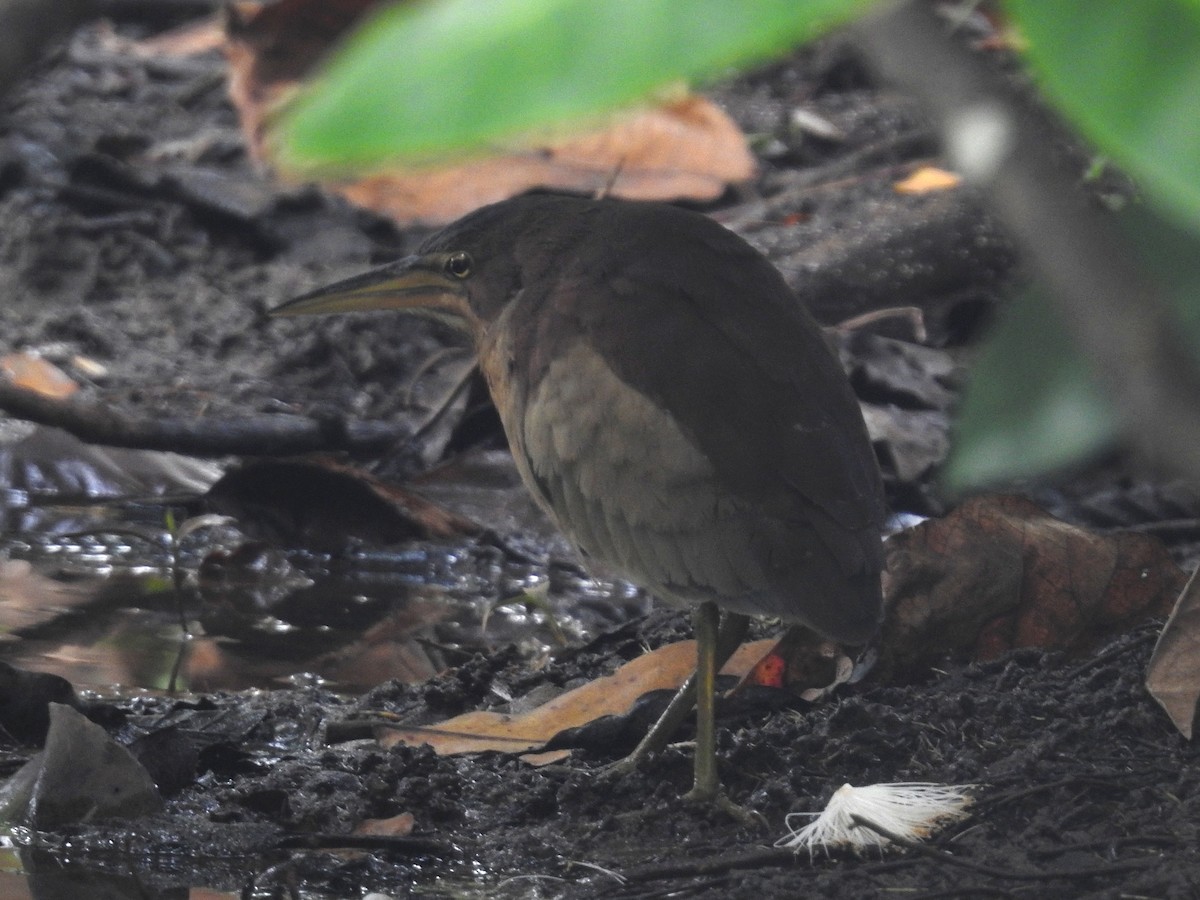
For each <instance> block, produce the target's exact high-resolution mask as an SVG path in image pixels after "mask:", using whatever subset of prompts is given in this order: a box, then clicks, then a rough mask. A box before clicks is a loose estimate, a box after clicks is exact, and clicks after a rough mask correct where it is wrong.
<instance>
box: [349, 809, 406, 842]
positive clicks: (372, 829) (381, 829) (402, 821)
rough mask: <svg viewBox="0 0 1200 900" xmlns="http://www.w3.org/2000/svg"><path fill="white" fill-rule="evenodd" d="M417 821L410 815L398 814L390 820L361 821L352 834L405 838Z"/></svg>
mask: <svg viewBox="0 0 1200 900" xmlns="http://www.w3.org/2000/svg"><path fill="white" fill-rule="evenodd" d="M416 822H417V820H416V819H415V818H414V817H413V814H412V813H407V812H406V813H400V815H398V816H392V817H391V818H390V819H363V820H362V821H361V822H359V823H358V827H357V828H355V829H354V834H377V835H385V836H388V837H405V836H406V835H410V834H412V831H413V827H414V826H415V825H416Z"/></svg>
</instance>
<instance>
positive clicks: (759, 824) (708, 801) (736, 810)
mask: <svg viewBox="0 0 1200 900" xmlns="http://www.w3.org/2000/svg"><path fill="white" fill-rule="evenodd" d="M683 799H684V801H685V802H687V803H693V804H696V805H697V806H705V805H708V806H712V807H713V808H715V809H718V810H720V811H721V812H723V813H725V814H726V815H727V816H729V817H730V818H731V819H733V820H734V821H735V822H737V823H738V824H739V825H742V826H744V827H746V828H750V829H753V830H755V831H766V830H768V829H769V828H770V824H769V823H768V822H767V819H766V817H765V816H764V815H763V814H762V813H760V812H759V811H758V810H757V809H750V808H748V807H745V806H739V805H738V804H736V803H734V802H733V801H732V800H730V799H729V795H728V794H726V793H725V792H724V791H723V790H719V789H718V790H717V791H715V792H711V791H708V790H702V789H701V788H699V787H694V788H692V789H691V790H690V791H688V792H687V793H686V794H684V795H683Z"/></svg>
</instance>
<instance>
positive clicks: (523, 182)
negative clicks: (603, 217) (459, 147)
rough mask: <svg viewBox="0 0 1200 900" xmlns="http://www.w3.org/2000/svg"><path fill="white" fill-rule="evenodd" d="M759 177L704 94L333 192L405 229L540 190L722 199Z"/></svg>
mask: <svg viewBox="0 0 1200 900" xmlns="http://www.w3.org/2000/svg"><path fill="white" fill-rule="evenodd" d="M753 174H754V160H753V157H752V156H751V155H750V153H749V150H748V149H747V148H746V143H745V139H744V138H743V136H742V134H741V131H739V130H738V128H737V126H736V125H735V124H734V123H733V121H732V120H731V119H729V117H728V116H726V115H725V113H724V112H722V111H721V110H720V109H719V108H718V107H717V106H715V105H714V104H712V103H710V102H709V101H708V100H706V99H704V98H703V97H698V96H695V95H688V96H685V97H683V98H681V99H679V100H676V101H674V102H671V103H668V104H665V105H663V106H660V107H655V108H652V109H642V110H635V111H632V112H626V113H622V114H620V115H618V116H616V117H614V118H613V119H612V121H611V122H610V124H609V125H608V127H606V128H604V129H602V130H599V131H593V132H589V133H586V134H582V135H579V136H576V137H573V138H566V139H564V140H562V141H557V142H553V143H550V144H547V145H544V146H538V147H531V148H529V149H526V150H524V151H521V152H514V153H509V154H505V155H502V156H496V157H489V158H486V159H477V160H470V161H467V162H463V163H461V164H457V165H453V166H449V167H446V168H429V169H415V170H408V171H406V170H403V169H395V170H390V171H388V172H385V173H383V174H379V175H373V176H369V177H367V178H364V179H362V180H360V181H357V182H350V183H343V184H333V185H331V187H332V188H333V189H334V190H336V191H338V192H339V193H341V194H343V195H344V196H345V197H346V198H347V199H349V200H350V201H351V202H353V203H357V204H358V205H360V206H365V207H367V208H368V209H373V210H376V211H377V212H382V213H384V214H386V215H388V216H390V217H391V218H392V219H394V220H395V221H397V222H399V223H401V224H413V223H421V224H426V225H440V224H443V223H445V222H449V221H453V220H454V219H457V218H459V217H460V216H463V215H465V214H466V213H468V212H470V211H471V210H473V209H477V208H478V207H480V206H484V205H486V204H488V203H495V202H497V201H500V200H504V199H506V198H508V197H513V196H516V195H517V194H520V193H523V192H525V191H527V190H530V189H532V188H550V189H557V190H564V191H574V192H577V193H589V194H595V193H599V192H602V191H607V193H608V194H609V195H611V196H615V197H624V198H626V199H631V200H673V199H679V198H688V199H692V200H713V199H715V198H717V197H719V196H720V195H721V194H722V193H723V192H724V190H725V187H726V185H727V184H729V183H730V182H738V181H745V180H747V179H749V178H750V177H752V176H753Z"/></svg>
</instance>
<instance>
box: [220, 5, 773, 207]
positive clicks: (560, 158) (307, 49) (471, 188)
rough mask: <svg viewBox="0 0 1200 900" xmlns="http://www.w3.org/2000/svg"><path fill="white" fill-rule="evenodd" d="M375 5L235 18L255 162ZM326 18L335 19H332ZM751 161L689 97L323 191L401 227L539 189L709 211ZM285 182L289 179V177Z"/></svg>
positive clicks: (242, 111) (737, 138) (726, 121)
mask: <svg viewBox="0 0 1200 900" xmlns="http://www.w3.org/2000/svg"><path fill="white" fill-rule="evenodd" d="M372 5H373V3H372V2H370V0H342V3H340V4H337V5H335V6H333V5H330V4H327V3H324V2H316V0H283V2H281V3H278V4H275V5H272V6H269V7H265V8H263V9H262V10H261V11H258V12H245V11H243V12H241V13H237V14H231V15H230V16H229V17H228V22H229V26H228V42H227V45H226V56H227V58H228V59H229V67H230V75H229V93H230V97H231V99H232V101H233V105H234V107H235V108H236V109H237V111H238V115H239V118H240V119H241V122H242V129H243V131H244V132H245V134H246V140H247V145H248V146H249V148H250V152H251V154H252V155H253V156H254V157H255V158H256V159H259V160H263V161H267V162H274V160H273V158H272V156H273V154H272V151H271V133H270V129H271V122H272V115H273V111H274V110H275V109H277V108H278V107H279V106H280V105H281V104H283V103H284V102H286V100H287V99H288V98H289V97H290V96H292V95H293V94H294V92H295V91H296V90H297V88H298V86H299V84H300V83H301V81H302V79H303V78H304V77H305V76H306V75H307V74H308V73H309V70H310V69H311V67H312V65H313V64H314V63H315V62H316V61H317V60H319V59H320V58H322V57H323V56H324V55H325V54H326V53H327V52H328V50H329V47H330V45H331V44H332V43H333V42H334V41H335V40H336V39H337V38H338V37H340V36H341V35H342V34H343V33H344V32H345V31H346V29H348V28H349V27H350V26H351V25H353V24H354V22H355V20H356V19H357V18H358V17H359V16H360V15H361V14H363V13H364V12H365V11H366V10H367V9H368V8H369V7H370V6H372ZM327 7H328V8H327ZM754 170H755V161H754V156H753V154H752V153H751V152H750V150H749V148H748V146H747V144H746V140H745V137H744V136H743V135H742V133H741V130H740V129H739V128H738V127H737V125H736V124H735V123H734V122H733V120H732V119H730V118H729V117H728V116H727V115H726V114H725V113H724V112H723V111H722V110H721V109H720V108H719V107H717V106H716V105H715V104H713V103H711V102H709V101H708V100H706V99H704V98H703V97H698V96H695V95H691V94H684V95H682V96H679V97H675V98H673V99H671V100H669V101H667V102H664V103H663V104H661V105H659V106H656V107H652V108H644V109H637V110H632V111H626V112H622V113H618V114H616V115H614V116H613V117H612V118H611V119H610V120H608V121H607V122H606V123H604V124H602V125H599V126H596V127H594V128H591V129H589V130H587V131H585V132H584V133H582V134H575V135H573V136H568V137H562V138H557V137H556V138H541V139H531V140H530V141H529V142H528V143H527V145H525V146H521V147H520V148H511V147H509V148H503V149H501V150H499V151H498V155H496V156H492V157H487V158H473V159H468V160H455V161H453V162H452V163H449V164H446V165H437V166H422V167H419V168H405V167H399V166H398V167H396V168H389V169H387V170H385V171H379V172H375V173H373V174H371V175H370V176H368V177H365V178H362V179H361V180H354V181H338V182H335V183H332V184H329V185H327V186H328V187H330V188H331V189H332V190H335V191H337V192H339V193H341V194H343V195H344V196H345V197H346V198H347V199H349V200H350V201H352V202H354V203H357V204H359V205H360V206H365V207H367V208H369V209H373V210H376V211H377V212H381V213H383V214H385V215H388V216H390V217H391V218H393V219H394V220H395V221H397V222H399V223H401V224H415V223H422V224H428V225H439V224H444V223H446V222H450V221H452V220H454V219H457V218H459V217H460V216H462V215H464V214H466V213H468V212H470V211H471V210H473V209H477V208H478V207H480V206H483V205H486V204H488V203H494V202H496V201H499V200H503V199H505V198H507V197H512V196H515V195H517V194H520V193H523V192H525V191H528V190H530V189H532V188H550V189H558V190H570V191H574V192H577V193H599V192H605V193H608V194H611V195H613V196H618V197H625V198H630V199H642V200H669V199H680V198H687V199H692V200H712V199H715V198H716V197H718V196H720V195H721V194H722V193H723V192H724V190H725V188H726V185H728V184H729V183H731V182H739V181H746V180H748V179H749V178H751V177H753V175H754ZM280 174H281V175H282V177H284V178H287V177H288V173H287V172H286V171H281V173H280Z"/></svg>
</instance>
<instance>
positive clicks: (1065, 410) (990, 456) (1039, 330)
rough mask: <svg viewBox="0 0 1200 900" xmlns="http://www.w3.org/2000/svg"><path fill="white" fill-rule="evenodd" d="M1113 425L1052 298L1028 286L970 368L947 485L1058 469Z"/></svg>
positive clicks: (1104, 437)
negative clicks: (969, 378)
mask: <svg viewBox="0 0 1200 900" xmlns="http://www.w3.org/2000/svg"><path fill="white" fill-rule="evenodd" d="M1116 431H1117V428H1116V423H1115V421H1114V417H1113V413H1112V410H1111V408H1110V407H1109V404H1108V401H1107V400H1106V399H1105V398H1104V397H1103V396H1102V395H1101V394H1100V390H1099V388H1098V387H1097V386H1096V385H1095V383H1094V379H1093V377H1092V376H1091V373H1090V371H1089V368H1088V365H1087V363H1086V362H1085V361H1084V360H1083V359H1082V358H1081V357H1080V356H1079V353H1078V351H1077V350H1076V349H1075V345H1074V343H1073V342H1072V341H1071V339H1070V338H1069V337H1068V335H1067V332H1066V329H1065V328H1064V327H1063V324H1062V321H1061V319H1059V317H1058V314H1057V311H1056V310H1055V309H1054V308H1053V306H1052V304H1051V303H1050V301H1049V298H1048V297H1046V296H1045V295H1044V294H1043V293H1041V292H1040V291H1038V290H1035V289H1028V290H1026V291H1025V292H1024V293H1022V294H1021V295H1020V296H1019V297H1017V298H1016V299H1015V300H1014V301H1013V304H1012V306H1010V307H1009V308H1008V309H1007V310H1005V313H1004V316H1003V318H1002V319H1001V320H1000V322H999V325H998V326H997V328H996V330H995V331H994V332H993V334H992V336H991V338H990V339H989V341H988V343H987V344H986V345H985V347H984V350H983V352H982V354H981V355H980V358H979V360H978V361H977V363H976V364H975V366H974V368H973V369H972V371H971V382H970V384H969V385H968V387H967V392H966V396H965V397H964V400H963V405H962V409H961V411H960V414H959V419H958V422H957V425H956V429H955V437H954V449H953V452H952V454H951V457H950V461H949V464H948V466H947V468H946V474H945V483H946V486H947V487H948V488H950V489H951V490H953V491H961V490H965V489H968V488H977V487H981V486H984V485H988V484H993V483H996V482H1003V481H1012V480H1015V479H1021V478H1028V477H1031V476H1034V475H1040V474H1044V473H1046V472H1049V471H1052V470H1054V469H1061V468H1063V467H1064V466H1066V465H1069V464H1071V463H1077V462H1079V461H1080V460H1082V459H1083V458H1086V457H1087V456H1089V455H1091V454H1094V453H1096V452H1098V451H1099V450H1101V449H1103V448H1104V447H1105V445H1107V444H1109V443H1111V442H1112V441H1113V440H1114V439H1115V437H1116Z"/></svg>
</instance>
